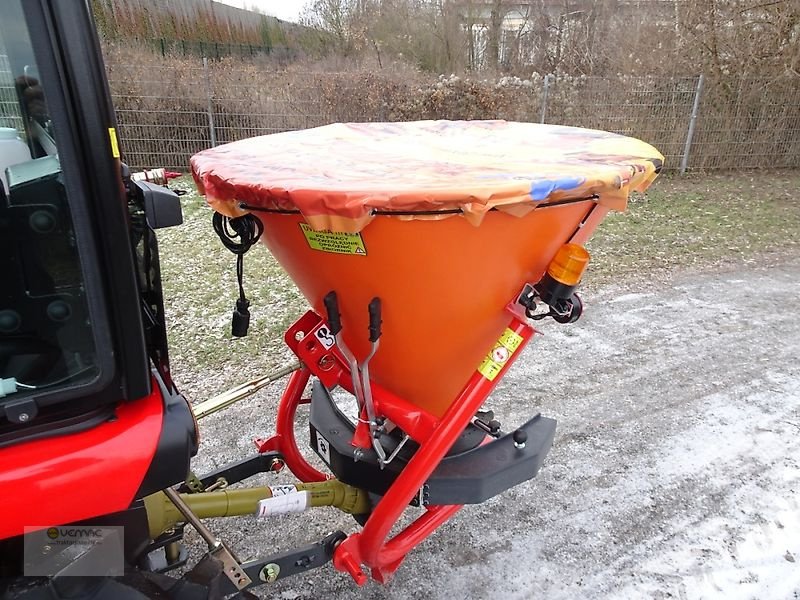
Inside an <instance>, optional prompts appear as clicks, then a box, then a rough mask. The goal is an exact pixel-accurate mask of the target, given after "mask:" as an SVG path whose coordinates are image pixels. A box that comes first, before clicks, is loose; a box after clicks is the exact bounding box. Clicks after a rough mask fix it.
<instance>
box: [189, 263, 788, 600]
mask: <svg viewBox="0 0 800 600" xmlns="http://www.w3.org/2000/svg"><path fill="white" fill-rule="evenodd" d="M798 280H800V261H797V260H794V261H789V262H788V263H787V264H784V265H782V266H775V267H771V268H769V269H757V268H750V267H746V268H745V267H743V268H739V269H737V270H736V271H732V272H727V273H721V274H704V275H684V276H677V277H675V278H674V279H673V280H671V281H667V282H663V283H660V284H658V286H654V287H653V288H652V289H648V288H647V287H646V286H645V287H642V288H641V289H633V290H631V289H622V288H610V287H607V288H604V289H602V290H598V291H596V292H594V293H591V294H589V295H588V296H587V297H586V298H585V301H586V305H587V308H586V314H585V316H584V318H583V319H582V320H581V321H580V322H579V323H578V324H576V325H573V326H559V325H557V324H555V323H545V324H543V325H542V326H541V329H542V330H543V332H544V333H545V335H544V336H542V337H541V338H539V339H535V340H534V342H533V343H532V344H531V346H529V348H528V349H527V350H526V352H525V354H524V355H523V356H522V357H521V359H520V361H519V362H518V364H517V365H516V366H515V368H514V369H512V371H511V372H510V373H509V375H508V376H507V377H506V379H505V380H504V381H503V382H502V383H501V386H500V387H499V388H498V390H497V391H496V393H495V395H494V397H493V399H492V400H491V402H490V405H491V407H492V408H494V410H495V412H496V413H497V414H498V415H499V417H500V418H501V420H502V421H503V423H504V425H505V427H504V428H505V429H510V428H511V427H512V426H513V425H515V424H518V423H521V422H522V421H523V420H524V419H525V418H526V417H527V416H528V415H529V414H531V413H533V412H535V411H537V410H539V411H541V412H542V413H543V414H545V415H548V416H552V417H555V418H557V419H558V421H559V425H558V427H559V429H558V434H557V437H556V442H555V445H554V447H553V450H552V452H551V453H550V455H549V456H548V459H547V461H546V467H545V469H543V471H542V472H541V473H540V475H539V477H537V478H536V479H535V480H533V481H531V482H528V483H527V484H524V485H522V486H519V487H517V488H515V489H513V490H510V491H509V492H507V493H506V494H504V495H501V496H499V497H497V498H495V499H493V500H492V501H490V502H487V503H485V504H483V505H479V506H472V507H467V508H465V509H464V510H462V511H461V512H460V513H459V514H458V515H456V517H455V518H454V519H453V520H452V521H451V522H450V523H449V524H447V525H445V526H444V527H443V528H442V530H440V532H439V533H437V534H435V535H434V536H433V538H432V539H430V540H429V541H428V542H426V543H425V544H423V545H422V546H421V547H420V548H418V549H417V550H416V552H415V553H413V554H412V555H411V556H410V557H409V558H408V559H407V560H406V562H405V564H404V565H403V566H402V567H401V569H400V570H399V572H398V574H397V576H396V577H395V579H394V581H393V582H392V583H391V584H390V585H389V586H388V587H385V588H383V587H380V586H378V585H377V584H372V583H371V584H369V585H368V587H367V588H365V589H361V590H356V589H354V588H353V586H352V584H351V582H350V581H349V578H348V577H346V576H345V575H343V574H341V573H337V572H335V571H334V570H333V569H332V568H326V569H322V570H318V571H316V572H314V573H312V574H309V575H308V576H307V577H305V578H302V577H301V578H298V579H288V580H286V581H283V582H279V583H278V584H275V585H274V587H272V588H270V589H264V591H263V595H264V597H274V598H282V599H284V600H291V599H294V598H442V599H447V600H453V599H456V598H488V597H490V596H492V597H497V598H537V599H538V598H545V599H548V600H549V599H559V598H564V599H567V598H569V599H574V598H725V599H726V600H732V599H736V598H743V599H744V598H765V599H770V600H773V599H784V598H786V599H797V598H800V361H798V358H800V321H798V318H797V315H798V314H800V284H799V283H798ZM276 394H277V389H273V390H270V392H269V393H268V396H269V398H267V397H264V398H262V399H260V400H257V401H255V404H253V405H251V406H249V407H241V408H236V409H235V411H231V412H230V413H228V414H225V415H220V416H214V417H212V418H210V419H208V420H207V421H206V422H205V424H204V427H203V437H204V444H205V445H206V451H209V452H213V451H215V450H217V449H221V448H224V447H225V446H226V445H228V446H229V447H230V446H234V447H235V446H237V445H238V450H236V451H230V453H229V452H226V458H234V457H235V456H237V452H238V453H239V454H238V456H241V455H242V454H243V453H245V452H247V451H248V442H247V440H248V439H249V437H250V436H251V434H254V433H263V432H264V429H265V428H267V429H268V428H269V427H270V426H271V425H270V424H269V417H268V416H265V412H267V411H269V410H271V409H272V407H273V406H274V402H275V396H276ZM234 422H235V425H234ZM222 458H223V457H218V461H219V460H221V459H222ZM210 464H211V463H210V461H206V466H209V465H210ZM351 523H352V522H351V521H350V520H348V518H339V517H337V516H336V515H334V514H333V513H324V514H322V513H321V514H319V515H314V516H313V517H311V516H310V515H307V516H305V517H301V516H287V517H283V518H278V519H276V520H274V521H269V522H266V521H256V520H255V519H242V520H240V522H239V523H237V525H235V526H234V525H233V524H232V523H229V524H227V525H221V524H220V527H224V529H221V532H222V533H223V535H225V536H226V537H227V538H228V539H230V541H232V542H233V543H234V544H235V545H237V547H239V548H240V549H241V550H242V554H243V555H250V556H251V555H252V554H254V553H256V552H259V551H261V552H264V551H265V550H266V549H267V548H268V545H269V544H270V543H277V544H278V545H279V546H282V547H286V546H288V545H290V543H291V542H292V541H295V540H296V541H297V542H300V541H301V540H311V539H317V538H319V537H321V536H322V535H323V534H324V533H325V532H326V531H330V530H332V529H334V528H340V527H343V528H345V530H351V531H352V530H353V529H354V528H353V526H352V525H351ZM279 532H280V533H279Z"/></svg>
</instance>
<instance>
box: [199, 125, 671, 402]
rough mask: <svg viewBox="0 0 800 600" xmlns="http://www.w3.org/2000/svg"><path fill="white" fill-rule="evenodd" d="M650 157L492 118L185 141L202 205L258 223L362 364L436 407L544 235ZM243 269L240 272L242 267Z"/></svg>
mask: <svg viewBox="0 0 800 600" xmlns="http://www.w3.org/2000/svg"><path fill="white" fill-rule="evenodd" d="M662 160H663V157H662V156H661V155H660V154H659V153H658V152H657V151H656V150H655V149H654V148H653V147H652V146H650V145H648V144H645V143H643V142H641V141H639V140H635V139H633V138H627V137H623V136H618V135H614V134H610V133H605V132H600V131H593V130H585V129H577V128H570V127H559V126H550V125H535V124H529V123H509V122H505V121H469V122H451V121H425V122H415V123H392V124H386V123H364V124H345V125H342V124H339V125H330V126H326V127H320V128H317V129H311V130H306V131H299V132H287V133H281V134H275V135H269V136H264V137H259V138H252V139H247V140H242V141H240V142H234V143H232V144H227V145H225V146H220V147H217V148H214V149H211V150H207V151H204V152H201V153H200V154H197V155H195V156H194V157H193V158H192V169H193V173H194V176H195V179H196V180H197V182H198V184H199V186H200V188H201V191H204V192H205V193H206V195H207V197H208V200H209V203H210V204H211V205H212V206H213V208H214V209H215V210H217V211H218V212H221V213H223V214H226V215H229V216H238V215H241V214H243V213H245V212H252V213H253V214H255V215H257V216H258V217H259V218H260V219H261V221H262V222H263V224H264V235H263V237H262V240H263V241H264V242H265V243H266V245H267V246H268V247H269V249H270V251H271V252H272V254H273V255H274V256H275V258H276V259H277V260H278V261H279V262H280V263H281V265H282V266H283V267H284V268H285V269H286V271H287V272H288V273H289V275H290V276H291V278H292V279H293V280H294V282H295V283H296V284H297V286H298V287H299V288H300V290H301V291H302V293H303V295H304V296H305V297H306V298H307V299H308V301H309V303H310V304H311V305H312V307H313V308H314V310H315V311H317V312H318V313H319V314H321V315H325V309H324V306H323V302H322V299H323V297H324V296H325V295H326V294H327V293H328V292H330V291H331V290H335V291H336V292H337V295H338V298H339V306H340V309H341V313H342V324H343V336H344V340H345V341H346V343H347V345H348V346H349V347H350V348H351V349H352V350H353V351H354V353H355V355H356V356H357V357H358V358H359V359H362V358H363V357H364V356H366V354H368V352H369V342H368V339H367V338H368V329H367V327H368V318H367V305H368V303H369V301H370V300H371V299H372V298H374V297H376V296H377V297H379V298H381V300H382V304H383V310H382V316H383V336H382V337H381V346H380V350H379V351H378V353H377V354H376V355H375V358H374V359H373V361H372V363H371V365H370V376H371V379H372V380H373V381H375V382H377V383H379V384H381V385H382V386H383V387H385V388H387V389H388V390H389V391H391V392H394V393H395V394H397V395H399V396H400V397H402V398H404V399H406V400H408V401H409V402H411V403H414V404H416V405H418V406H420V407H422V408H424V409H426V410H428V411H429V412H431V413H434V414H435V415H437V416H440V415H442V414H443V413H444V411H445V410H446V409H447V408H448V406H449V405H450V404H451V402H452V401H453V399H454V398H455V397H456V395H457V393H458V392H459V390H460V389H461V388H462V387H463V386H464V384H465V382H466V381H467V380H468V379H469V377H470V376H471V375H472V374H473V373H474V372H475V369H476V367H477V366H478V365H479V363H480V362H481V360H482V359H483V357H484V356H485V355H486V353H487V350H488V349H490V348H491V347H492V345H493V344H494V343H495V342H496V340H497V339H498V337H499V336H500V335H501V333H502V332H503V330H504V328H505V326H506V324H507V322H508V315H507V314H506V313H505V311H504V309H505V307H506V305H507V304H508V303H509V302H510V301H511V300H512V299H513V298H514V297H515V294H517V293H518V292H519V291H520V290H521V289H522V286H523V285H524V284H525V283H526V282H536V281H538V280H539V279H540V277H541V276H542V275H543V274H544V272H545V270H546V269H547V267H548V265H549V263H550V261H551V260H552V259H553V257H554V256H555V254H556V253H557V251H558V250H559V248H560V247H561V246H562V245H564V244H565V243H567V242H570V241H573V242H578V243H582V242H583V241H585V240H586V239H587V238H588V236H589V235H590V233H591V231H592V230H593V229H594V227H595V226H596V225H597V224H598V223H599V222H600V220H601V219H602V217H603V215H605V213H606V212H607V211H608V209H622V208H624V207H625V203H626V201H627V197H628V193H629V191H630V190H644V189H646V188H647V187H648V186H649V184H650V183H651V182H652V180H653V179H654V178H655V176H656V173H657V172H658V170H659V168H660V166H661V163H662ZM256 276H257V274H255V273H250V274H249V278H250V280H251V281H252V280H253V279H254V278H255V277H256Z"/></svg>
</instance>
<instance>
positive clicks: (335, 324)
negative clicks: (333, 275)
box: [322, 291, 342, 336]
mask: <svg viewBox="0 0 800 600" xmlns="http://www.w3.org/2000/svg"><path fill="white" fill-rule="evenodd" d="M322 302H323V303H324V304H325V311H326V312H327V313H328V326H329V327H330V329H331V333H332V334H333V335H334V336H336V335H338V333H339V332H340V331H341V330H342V315H341V314H340V313H339V300H338V298H337V297H336V292H334V291H330V292H328V293H327V294H326V296H325V297H324V298H323V299H322Z"/></svg>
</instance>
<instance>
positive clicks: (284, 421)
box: [255, 367, 330, 482]
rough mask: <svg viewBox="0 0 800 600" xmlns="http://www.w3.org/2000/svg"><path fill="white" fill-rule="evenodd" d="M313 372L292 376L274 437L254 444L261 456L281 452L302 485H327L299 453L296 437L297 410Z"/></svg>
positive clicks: (305, 369) (321, 476)
mask: <svg viewBox="0 0 800 600" xmlns="http://www.w3.org/2000/svg"><path fill="white" fill-rule="evenodd" d="M310 376H311V372H310V371H309V370H308V369H307V368H306V367H302V368H301V369H299V370H297V371H295V372H293V373H292V374H291V375H290V376H289V383H287V384H286V390H284V392H283V396H281V401H280V403H279V404H278V416H277V419H276V424H275V435H273V436H272V437H271V438H269V439H267V440H261V439H256V440H255V444H256V448H258V451H259V452H268V451H275V452H280V453H281V454H282V455H283V458H284V460H285V461H286V466H288V467H289V470H291V472H292V473H294V474H295V475H297V477H298V479H300V480H301V481H305V482H309V481H325V480H326V479H330V475H326V474H325V473H322V472H320V471H317V469H315V468H314V467H313V466H311V464H310V463H309V462H308V461H307V460H306V459H305V457H304V456H303V455H302V454H301V453H300V449H299V448H298V446H297V440H296V439H295V437H294V418H295V414H296V413H297V407H298V406H299V405H300V404H303V403H304V402H303V391H304V390H305V389H306V384H308V379H309V377H310Z"/></svg>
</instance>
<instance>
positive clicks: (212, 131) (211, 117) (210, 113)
mask: <svg viewBox="0 0 800 600" xmlns="http://www.w3.org/2000/svg"><path fill="white" fill-rule="evenodd" d="M203 75H204V76H205V80H206V99H207V100H208V108H207V110H206V112H207V114H208V132H209V133H210V134H211V147H212V148H213V147H214V146H216V145H217V129H216V127H214V99H213V96H212V95H211V75H210V74H209V72H208V58H206V57H205V56H204V57H203Z"/></svg>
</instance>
